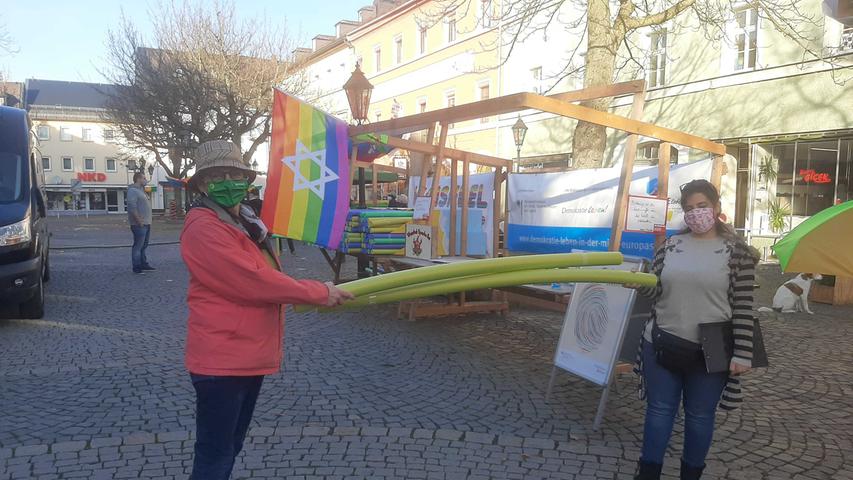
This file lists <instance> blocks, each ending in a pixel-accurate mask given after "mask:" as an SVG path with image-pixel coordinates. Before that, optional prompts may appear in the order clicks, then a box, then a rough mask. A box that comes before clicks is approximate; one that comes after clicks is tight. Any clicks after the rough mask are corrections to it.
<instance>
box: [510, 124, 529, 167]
mask: <svg viewBox="0 0 853 480" xmlns="http://www.w3.org/2000/svg"><path fill="white" fill-rule="evenodd" d="M525 135H527V125H525V124H524V121H523V120H522V119H521V115H520V114H519V115H518V120H516V121H515V125H513V126H512V138H513V139H514V140H515V148H516V160H515V171H516V172H517V171H518V169H519V164H520V163H521V146H522V145H523V144H524V136H525Z"/></svg>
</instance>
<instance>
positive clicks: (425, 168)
mask: <svg viewBox="0 0 853 480" xmlns="http://www.w3.org/2000/svg"><path fill="white" fill-rule="evenodd" d="M426 141H427V144H428V145H432V144H433V143H434V142H435V123H433V124H432V125H430V126H429V129H428V130H427V138H426ZM421 153H424V152H421ZM431 161H432V157H430V156H427V155H424V158H423V161H422V162H421V183H420V185H418V192H417V196H418V197H423V196H424V192H425V191H426V180H427V173H429V164H430V162H431ZM415 200H416V199H412V201H413V202H414V201H415ZM413 205H414V203H413Z"/></svg>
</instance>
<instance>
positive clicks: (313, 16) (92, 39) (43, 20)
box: [0, 0, 372, 82]
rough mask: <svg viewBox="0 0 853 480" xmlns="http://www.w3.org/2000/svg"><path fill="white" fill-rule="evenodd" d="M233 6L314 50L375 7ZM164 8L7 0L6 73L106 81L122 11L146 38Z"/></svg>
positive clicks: (109, 1) (340, 2)
mask: <svg viewBox="0 0 853 480" xmlns="http://www.w3.org/2000/svg"><path fill="white" fill-rule="evenodd" d="M194 1H199V2H201V3H210V4H212V3H213V2H207V1H205V0H194ZM233 1H234V3H235V5H236V10H237V12H238V14H239V15H241V16H243V17H245V18H253V17H255V18H256V17H259V16H266V17H270V18H271V19H273V20H274V21H276V22H278V21H281V22H286V24H287V25H288V27H289V28H290V29H291V31H294V32H295V35H296V38H297V39H298V40H300V45H302V46H305V47H310V46H311V38H313V37H314V35H317V34H319V33H323V34H328V35H334V33H335V23H337V22H338V21H339V20H342V19H344V18H346V19H349V20H356V19H358V9H359V8H361V7H363V6H365V5H368V4H371V3H372V1H371V0H314V1H310V0H309V1H306V0H233ZM158 4H159V2H158V1H157V0H153V1H152V0H79V1H77V2H69V1H68V0H41V1H37V2H25V1H12V0H9V1H3V8H2V9H0V28H5V29H6V30H7V31H8V32H9V35H10V36H11V37H12V41H13V42H14V46H15V47H16V49H17V53H14V54H12V55H3V54H2V53H0V71H3V72H4V73H6V74H7V75H8V77H9V79H10V80H13V81H24V80H26V79H28V78H39V79H44V80H67V81H78V82H103V81H104V78H103V76H102V75H101V74H100V73H99V72H98V69H99V68H101V67H100V66H101V65H103V64H104V62H105V59H106V47H105V45H106V41H107V32H108V30H109V29H111V28H113V29H115V28H116V27H117V26H118V25H119V20H120V17H121V12H122V9H123V10H124V13H125V15H126V16H127V17H128V18H131V19H132V20H133V22H134V24H135V25H136V26H137V28H138V29H139V30H140V31H141V32H142V33H143V34H145V33H146V32H148V31H149V28H148V24H149V23H150V22H149V20H148V19H149V16H148V11H149V7H151V6H156V5H158ZM320 4H327V5H329V4H334V7H335V8H322V9H321V8H318V7H319V6H320ZM318 12H319V13H318ZM322 12H327V13H325V14H324V13H322Z"/></svg>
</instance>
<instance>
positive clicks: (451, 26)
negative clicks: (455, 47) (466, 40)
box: [444, 12, 456, 43]
mask: <svg viewBox="0 0 853 480" xmlns="http://www.w3.org/2000/svg"><path fill="white" fill-rule="evenodd" d="M444 23H445V27H446V28H447V43H453V42H455V41H456V12H450V13H448V14H447V18H446V19H445V21H444Z"/></svg>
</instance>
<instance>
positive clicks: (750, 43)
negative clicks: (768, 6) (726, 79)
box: [734, 8, 758, 71]
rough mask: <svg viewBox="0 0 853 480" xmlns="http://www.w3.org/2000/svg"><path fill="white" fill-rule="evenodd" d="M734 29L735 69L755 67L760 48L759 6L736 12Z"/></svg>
mask: <svg viewBox="0 0 853 480" xmlns="http://www.w3.org/2000/svg"><path fill="white" fill-rule="evenodd" d="M735 19H736V22H737V23H736V26H735V31H734V39H735V48H736V54H737V55H736V57H735V65H734V69H735V71H740V70H747V69H750V68H755V57H756V54H757V50H758V8H748V9H744V10H739V11H737V12H735Z"/></svg>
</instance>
